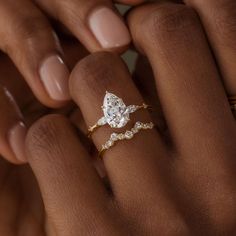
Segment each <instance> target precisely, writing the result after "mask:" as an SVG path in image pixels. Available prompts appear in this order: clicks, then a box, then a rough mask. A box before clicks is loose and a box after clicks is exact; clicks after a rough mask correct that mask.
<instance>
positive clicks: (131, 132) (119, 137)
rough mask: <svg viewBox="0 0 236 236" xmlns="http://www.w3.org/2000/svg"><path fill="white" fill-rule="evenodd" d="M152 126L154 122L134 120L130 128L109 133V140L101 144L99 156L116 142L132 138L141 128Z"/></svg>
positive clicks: (146, 128)
mask: <svg viewBox="0 0 236 236" xmlns="http://www.w3.org/2000/svg"><path fill="white" fill-rule="evenodd" d="M153 128H154V124H153V123H152V122H150V123H142V122H136V123H135V125H134V127H133V128H132V129H131V130H127V131H126V132H125V133H119V134H118V133H113V134H111V136H110V138H109V140H108V141H107V142H106V143H105V144H104V145H103V146H102V149H101V150H100V152H99V157H100V158H102V157H103V155H104V153H105V152H106V151H107V150H108V149H110V148H111V147H113V146H114V145H115V144H116V143H117V142H119V141H121V140H129V139H132V138H133V137H134V136H135V135H136V134H137V133H139V132H140V131H141V130H148V129H149V130H150V129H153Z"/></svg>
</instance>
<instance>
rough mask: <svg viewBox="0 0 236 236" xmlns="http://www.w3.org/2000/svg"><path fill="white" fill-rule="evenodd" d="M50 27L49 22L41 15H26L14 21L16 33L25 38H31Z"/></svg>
mask: <svg viewBox="0 0 236 236" xmlns="http://www.w3.org/2000/svg"><path fill="white" fill-rule="evenodd" d="M48 29H49V26H48V23H47V21H46V20H44V18H43V17H41V16H37V15H35V16H30V17H28V16H26V17H22V18H21V19H20V20H18V21H15V22H14V32H15V34H16V35H17V36H18V37H20V38H23V39H30V38H34V37H36V36H38V35H39V34H41V33H43V32H45V31H46V30H48Z"/></svg>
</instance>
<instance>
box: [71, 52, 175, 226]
mask: <svg viewBox="0 0 236 236" xmlns="http://www.w3.org/2000/svg"><path fill="white" fill-rule="evenodd" d="M69 84H70V91H71V94H72V97H73V99H74V100H75V101H76V103H77V104H78V105H79V107H80V109H81V111H82V113H83V116H84V118H85V121H86V123H87V125H88V126H91V125H92V124H94V123H95V122H96V121H97V120H98V119H99V118H100V117H101V116H102V112H101V105H102V102H103V98H104V95H105V93H106V91H110V92H113V93H114V94H116V95H118V96H119V97H120V98H122V99H123V100H124V102H125V104H126V105H131V104H142V103H143V99H142V97H141V96H140V94H139V92H138V91H137V89H136V88H135V86H134V84H133V82H132V80H131V78H130V75H129V72H128V70H127V68H126V67H125V66H124V64H123V63H122V61H121V59H120V58H119V57H118V56H115V55H113V54H110V53H97V54H94V55H91V56H88V57H87V58H85V59H83V60H82V61H81V62H80V63H79V64H77V66H76V67H75V69H74V71H73V72H72V75H71V78H70V83H69ZM127 91H128V92H127ZM136 121H141V122H144V123H145V122H150V121H151V118H150V115H149V113H148V112H147V110H142V111H138V112H136V113H134V114H132V117H131V121H130V124H128V125H127V126H125V127H124V128H123V129H116V130H112V129H111V128H110V127H109V126H108V125H107V126H104V127H101V128H100V129H98V130H97V131H96V132H95V133H94V134H93V136H92V137H93V141H94V143H95V145H96V146H97V148H98V150H100V149H101V146H102V145H103V144H104V143H105V142H106V141H107V140H108V139H109V137H110V135H111V133H112V131H114V132H117V133H122V132H124V131H125V130H129V129H131V128H132V127H133V125H134V123H135V122H136ZM166 155H167V153H166V150H165V146H164V144H163V143H162V140H161V138H160V136H159V134H158V133H157V132H156V130H154V129H153V130H146V131H140V133H138V134H136V135H135V136H134V137H133V139H131V140H124V141H120V142H118V143H117V145H116V146H113V147H112V148H111V149H110V150H108V151H107V152H106V153H105V154H104V156H103V161H104V164H105V167H106V170H107V173H108V177H109V180H110V183H111V187H112V191H113V193H114V196H115V199H116V200H117V201H118V204H120V206H121V207H123V208H124V206H126V207H127V208H126V209H125V211H126V213H127V214H128V215H129V216H130V215H132V214H133V213H132V212H133V210H134V209H136V210H137V209H138V208H139V205H140V204H141V202H142V209H148V205H149V204H150V198H151V199H155V200H156V201H157V202H158V204H157V205H156V207H157V208H158V209H155V206H154V205H155V204H154V203H153V204H154V205H153V209H152V210H153V211H154V212H157V214H158V215H159V214H160V215H162V213H164V212H165V216H166V217H165V216H163V217H164V218H165V220H166V221H165V222H166V223H167V225H169V223H170V224H173V225H175V223H176V219H179V217H177V213H176V211H175V209H174V207H173V204H172V203H171V201H170V198H169V196H168V194H167V193H166V191H165V188H164V184H165V183H164V181H163V178H164V177H163V175H164V174H163V172H162V171H163V169H165V166H166V164H167V163H166V162H167V159H166ZM150 183H152V184H150ZM153 186H155V187H154V188H153ZM147 192H148V193H149V194H148V196H149V197H150V198H149V197H147V195H146V193H147ZM137 194H139V198H137ZM132 209H133V210H132ZM142 209H140V211H141V212H142ZM136 210H134V211H136ZM144 215H145V216H146V215H147V212H145V213H144V212H143V216H144ZM160 215H159V216H160ZM157 218H158V217H157ZM163 222H164V221H160V222H155V223H157V225H159V226H160V225H161V226H162V227H164V225H163ZM178 223H179V222H178ZM162 227H161V228H162Z"/></svg>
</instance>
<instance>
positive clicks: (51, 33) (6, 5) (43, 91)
mask: <svg viewBox="0 0 236 236" xmlns="http://www.w3.org/2000/svg"><path fill="white" fill-rule="evenodd" d="M118 2H119V1H116V3H118ZM141 2H143V1H139V0H133V1H129V0H125V1H122V3H125V4H127V5H137V4H140V3H141ZM98 8H102V9H104V8H105V9H108V10H107V11H108V12H109V15H107V16H106V14H104V15H103V16H102V17H103V18H105V19H104V20H103V19H102V20H101V21H103V22H104V21H105V22H109V20H110V18H111V23H112V22H113V23H114V25H116V28H117V29H116V31H117V32H118V33H117V38H118V36H119V38H120V41H121V42H111V41H109V40H110V39H109V38H112V30H104V29H103V28H104V27H103V24H102V25H100V26H99V27H97V28H96V32H97V34H98V33H99V34H100V35H102V36H103V40H105V41H106V40H107V42H110V43H109V47H106V48H103V47H102V44H101V43H100V42H99V41H98V39H97V38H96V34H95V32H93V31H92V26H91V25H89V24H90V23H89V22H90V16H91V14H92V13H93V15H94V13H95V12H96V10H97V9H98ZM0 14H1V16H2V19H1V21H0V38H1V40H0V49H1V51H3V52H4V53H6V54H7V55H8V56H9V57H10V58H11V59H12V61H13V62H14V64H15V65H16V67H17V68H18V70H19V71H20V72H21V74H22V75H23V78H24V79H25V80H26V82H27V83H28V85H29V86H30V88H31V90H32V91H33V93H34V95H35V96H36V97H37V99H38V100H39V101H40V102H41V103H43V104H44V105H46V106H49V107H53V108H55V107H56V108H57V107H62V106H63V105H65V103H66V102H68V100H70V97H69V95H68V93H69V91H68V88H67V87H66V85H65V84H67V83H68V77H69V72H68V68H67V66H68V65H66V63H63V66H62V63H59V62H57V63H56V62H55V63H54V64H53V65H52V64H51V65H47V66H44V63H46V62H47V59H48V58H49V57H51V56H55V57H60V61H63V62H65V57H64V52H63V50H62V47H61V42H60V40H59V39H58V35H57V32H56V31H57V30H56V29H58V28H59V29H61V28H63V29H65V30H62V31H65V32H66V34H67V36H69V37H75V38H76V39H77V40H79V41H80V42H81V43H82V44H83V45H84V46H85V47H86V48H87V50H88V51H90V52H95V51H101V50H108V51H114V52H117V53H122V52H124V51H125V50H126V49H127V47H128V44H129V43H130V34H129V32H128V29H127V27H126V25H125V23H124V22H123V19H122V17H121V15H120V14H119V13H118V11H117V10H116V8H115V7H114V3H113V2H112V1H110V0H99V1H98V0H89V1H88V0H86V1H83V0H79V1H78V0H73V1H55V0H50V1H45V0H22V1H14V0H9V1H7V2H5V1H0ZM106 17H107V18H106ZM95 20H96V19H95ZM95 22H96V21H95ZM6 25H7V27H5V26H6ZM62 25H63V26H62ZM118 26H119V27H118ZM110 27H111V25H110ZM105 28H106V27H105ZM101 31H102V32H103V33H100V32H101ZM104 31H105V33H104ZM103 34H104V35H103ZM111 40H113V41H114V40H116V39H114V38H113V39H111ZM112 43H113V44H114V45H113V44H112ZM55 64H56V65H55ZM60 64H61V65H60ZM64 64H65V65H64ZM41 67H43V68H45V67H46V68H47V74H51V75H52V76H51V77H52V78H53V77H54V76H55V77H56V78H57V77H58V76H59V75H58V73H57V70H60V68H59V67H61V70H64V76H63V79H61V82H60V83H61V84H60V87H61V90H63V96H61V98H58V97H56V98H55V96H52V94H50V91H48V88H47V84H45V83H43V82H45V81H44V80H45V78H42V74H41V70H42V68H41ZM56 68H57V69H56ZM46 77H47V80H48V76H46ZM52 78H51V79H52ZM54 79H55V78H54ZM55 80H57V79H55ZM54 83H55V82H54ZM51 87H52V85H51ZM56 88H57V86H56V84H55V85H54V89H56ZM54 95H55V92H54Z"/></svg>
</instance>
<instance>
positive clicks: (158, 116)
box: [134, 55, 167, 135]
mask: <svg viewBox="0 0 236 236" xmlns="http://www.w3.org/2000/svg"><path fill="white" fill-rule="evenodd" d="M134 82H135V84H136V86H137V87H138V88H139V91H140V92H141V94H142V96H143V97H144V98H145V100H146V101H148V103H149V104H150V105H151V106H152V107H155V109H153V110H152V112H151V115H152V118H153V119H154V120H155V124H156V125H157V128H158V130H159V131H160V132H161V133H162V134H164V135H165V133H166V132H167V127H166V123H165V119H164V115H163V112H162V108H161V104H160V101H159V98H158V94H157V90H156V86H155V78H154V75H153V72H152V68H151V66H150V63H149V61H148V60H147V58H146V57H144V56H141V55H139V57H138V59H137V61H136V66H135V71H134Z"/></svg>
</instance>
